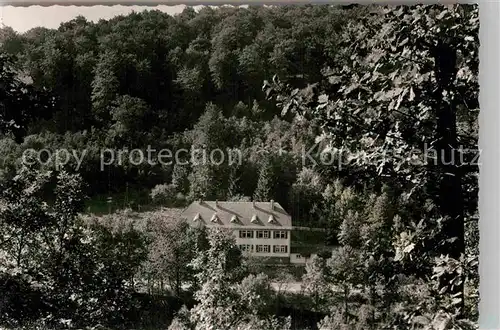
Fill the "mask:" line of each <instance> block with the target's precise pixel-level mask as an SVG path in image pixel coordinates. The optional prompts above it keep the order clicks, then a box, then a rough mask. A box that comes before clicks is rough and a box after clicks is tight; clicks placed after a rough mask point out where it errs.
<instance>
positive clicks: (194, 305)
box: [0, 5, 479, 330]
mask: <svg viewBox="0 0 500 330" xmlns="http://www.w3.org/2000/svg"><path fill="white" fill-rule="evenodd" d="M478 30H479V18H478V9H477V6H472V5H455V6H446V7H445V6H411V7H410V6H399V7H379V6H356V5H351V6H323V5H321V6H319V5H308V6H280V7H249V8H247V9H244V8H227V7H221V8H217V9H214V8H203V9H201V10H200V11H199V12H195V11H194V10H193V9H192V8H186V9H185V10H184V11H183V12H182V13H181V14H179V15H176V16H169V15H167V14H165V13H161V12H159V11H145V12H142V13H133V14H130V15H128V16H119V17H115V18H113V19H111V20H108V21H104V20H101V21H99V22H97V23H93V22H89V21H87V20H86V19H85V18H83V17H78V18H76V19H74V20H72V21H69V22H66V23H64V24H61V26H60V27H59V28H58V29H57V30H52V29H46V28H35V29H32V30H30V31H28V32H26V33H23V34H19V33H16V32H15V31H13V30H12V29H10V28H8V27H5V28H2V29H1V30H0V160H1V161H0V291H2V292H5V293H6V294H5V295H4V297H5V298H2V299H4V300H3V301H2V302H0V323H5V324H9V325H11V326H20V324H21V323H23V322H26V320H28V319H31V320H32V321H34V322H35V321H36V322H39V321H40V320H43V322H45V323H43V324H44V327H49V326H50V327H71V326H73V325H74V326H82V325H85V326H95V325H96V324H98V323H101V324H105V325H106V326H109V327H111V328H113V329H114V328H121V327H129V328H131V327H132V326H133V325H130V324H132V323H133V322H135V321H137V320H142V322H143V324H142V326H144V327H147V326H149V328H151V329H158V328H168V327H169V326H170V328H169V329H171V330H180V329H200V330H201V329H209V328H210V329H248V330H250V329H255V330H257V329H259V330H260V329H270V330H271V329H276V330H278V329H286V328H293V329H305V328H306V327H309V328H311V329H323V330H326V329H363V330H364V329H429V330H430V329H443V330H444V329H474V328H476V327H477V326H476V325H475V324H476V323H477V302H478V278H479V277H478V273H477V257H478V235H479V232H478V228H477V222H478V211H477V207H478V205H477V193H478V182H477V178H478V166H477V157H476V156H477V153H478V150H477V138H478V123H477V119H478V111H479V103H478V94H479V86H478V62H479V59H478V46H479V39H478ZM29 149H34V150H39V151H40V150H45V151H44V152H41V153H39V155H42V158H43V159H42V162H40V161H39V160H38V161H37V160H36V159H28V160H33V162H32V164H31V165H29V166H26V164H25V163H26V160H27V159H26V157H25V156H26V154H25V151H26V150H29ZM62 149H64V150H68V151H69V153H70V155H73V156H74V155H76V156H80V157H81V159H79V158H78V157H69V158H68V159H66V160H67V162H66V164H65V165H64V166H59V165H60V164H59V163H57V161H58V160H59V161H60V158H57V157H58V156H57V155H58V154H57V153H56V151H57V150H62ZM133 149H140V150H143V151H144V152H146V150H147V149H151V150H162V149H168V150H172V151H174V152H175V150H181V149H186V150H192V149H196V150H208V151H210V150H213V149H221V150H228V149H229V150H238V151H239V152H240V153H241V156H242V157H241V160H242V161H241V162H240V163H237V164H230V163H227V162H223V163H221V164H213V163H203V162H193V158H192V157H191V155H190V154H189V153H184V154H183V156H182V157H181V160H182V162H177V163H176V162H172V163H170V164H161V163H159V162H156V163H154V164H153V163H148V162H144V161H143V162H140V164H136V162H134V161H133V159H132V158H131V157H130V156H131V155H130V154H128V153H127V150H128V151H131V150H133ZM103 150H107V151H108V153H107V154H108V155H109V154H111V151H114V152H118V151H124V150H125V151H124V154H125V155H126V156H125V157H124V158H123V161H122V162H116V161H115V162H112V163H111V162H110V164H109V165H107V166H105V167H104V168H103V167H102V164H103V159H102V155H103ZM198 199H205V200H231V201H248V200H258V201H269V200H276V201H278V202H279V203H280V204H281V205H283V207H284V208H285V209H286V210H287V211H288V212H289V213H290V214H291V215H292V218H293V219H294V225H297V226H307V227H316V228H325V229H326V230H327V238H326V240H325V242H323V243H324V244H328V245H337V246H338V247H339V248H338V249H337V250H335V251H334V252H332V253H331V254H330V255H324V256H319V257H317V258H315V259H314V260H313V262H312V263H311V264H309V265H308V266H307V268H306V271H305V275H304V276H303V277H302V282H303V291H302V292H300V293H296V294H290V293H280V292H278V293H277V292H275V291H274V290H273V289H272V288H271V287H270V283H271V281H274V282H275V281H279V280H283V279H280V278H279V275H276V276H274V275H273V276H274V277H273V276H271V277H273V278H271V277H269V275H264V274H262V272H261V270H260V269H259V267H257V266H256V265H254V264H252V262H251V260H248V259H247V258H246V257H245V256H242V255H241V254H240V253H239V251H238V250H237V248H236V246H235V243H234V241H233V240H232V239H231V238H230V237H229V236H227V235H226V234H225V233H223V232H220V231H215V232H205V231H201V232H198V231H196V230H193V229H192V228H189V226H186V225H185V224H183V223H181V222H179V221H178V215H176V214H175V212H173V213H169V215H168V216H163V217H162V216H160V217H159V216H158V214H156V213H144V212H138V211H141V210H142V211H144V209H150V208H154V207H160V206H161V207H168V208H179V207H184V206H186V205H187V204H188V203H189V202H191V201H194V200H198ZM125 208H126V209H130V208H131V209H133V211H131V210H128V211H117V212H114V211H115V210H116V209H125ZM89 211H90V212H89ZM83 213H109V214H107V215H106V216H104V217H100V218H96V217H94V216H93V215H88V216H85V217H82V216H81V214H83ZM141 214H142V215H141ZM165 217H170V218H171V219H170V220H169V221H166V220H165ZM164 286H165V287H169V288H170V296H171V297H174V298H175V301H163V300H161V301H159V300H158V299H160V298H159V296H160V295H159V294H158V293H155V290H157V289H158V288H160V289H161V291H162V296H161V297H163V298H164V296H163V293H164V291H165V290H163V288H164ZM263 297H265V298H266V299H263ZM163 298H161V299H163ZM155 304H156V305H155ZM157 304H160V305H161V304H163V305H162V306H164V307H162V308H163V309H161V308H160V309H159V310H155V312H153V310H154V308H153V307H151V306H153V305H155V306H156V307H155V308H157ZM165 306H167V307H165ZM181 306H183V307H182V308H181ZM155 313H157V314H158V313H159V314H162V316H161V317H158V316H157V314H155ZM308 313H309V314H308ZM4 315H5V316H4ZM28 316H29V317H28ZM160 319H161V320H162V321H161V322H164V321H165V320H166V321H165V323H161V322H160ZM172 319H173V320H174V321H173V322H172V323H171V324H170V321H172ZM307 319H310V320H314V322H312V324H306V323H304V322H305V321H304V320H307ZM64 320H71V321H68V322H66V321H64ZM144 320H150V322H151V324H148V325H145V324H144ZM154 320H158V322H160V323H161V324H160V323H156V324H155V323H154V322H155V321H154ZM63 321H64V322H63ZM316 321H318V322H316ZM40 322H41V321H40ZM24 325H26V324H24ZM432 327H433V328H432Z"/></svg>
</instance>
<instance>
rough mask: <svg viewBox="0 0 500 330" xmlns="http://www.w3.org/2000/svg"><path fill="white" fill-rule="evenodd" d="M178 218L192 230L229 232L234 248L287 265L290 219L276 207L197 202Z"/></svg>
mask: <svg viewBox="0 0 500 330" xmlns="http://www.w3.org/2000/svg"><path fill="white" fill-rule="evenodd" d="M182 217H183V218H184V219H185V220H186V221H188V223H190V224H191V225H193V226H206V227H210V228H213V227H221V228H227V229H230V230H232V232H233V235H234V236H235V238H236V244H237V245H238V247H239V248H240V249H241V250H242V251H243V252H244V253H248V254H249V255H251V256H255V257H268V258H280V259H282V260H283V259H286V260H287V261H288V262H291V260H290V246H291V244H290V242H291V231H292V218H291V216H290V215H289V214H288V213H287V212H286V211H285V210H284V209H283V207H281V205H280V204H279V203H276V202H274V201H270V202H218V201H197V202H193V203H191V205H189V206H188V207H187V208H186V209H185V210H184V211H183V212H182Z"/></svg>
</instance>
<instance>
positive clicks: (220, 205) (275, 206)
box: [181, 201, 292, 229]
mask: <svg viewBox="0 0 500 330" xmlns="http://www.w3.org/2000/svg"><path fill="white" fill-rule="evenodd" d="M271 205H272V208H271ZM198 214H199V215H198ZM181 216H182V217H183V218H184V219H186V221H188V223H190V224H192V225H193V222H199V221H193V220H194V219H195V218H198V217H199V218H201V219H207V220H208V219H210V220H211V219H213V218H214V217H217V218H218V221H213V220H212V221H205V222H204V223H205V225H206V226H223V227H231V228H245V227H248V228H263V227H264V228H267V227H271V228H288V229H291V227H292V218H291V216H290V215H289V214H288V213H287V212H286V211H285V210H284V209H283V207H282V206H281V205H280V204H279V203H277V202H255V203H253V202H215V201H202V202H201V204H200V202H199V201H196V202H193V203H191V205H189V206H188V207H187V208H186V209H185V210H184V211H183V212H182V214H181ZM214 220H215V219H214Z"/></svg>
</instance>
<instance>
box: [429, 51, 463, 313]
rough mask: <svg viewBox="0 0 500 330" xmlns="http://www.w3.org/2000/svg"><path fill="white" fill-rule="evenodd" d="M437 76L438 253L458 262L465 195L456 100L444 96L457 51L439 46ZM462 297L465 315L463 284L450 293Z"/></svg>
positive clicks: (436, 59) (453, 71)
mask: <svg viewBox="0 0 500 330" xmlns="http://www.w3.org/2000/svg"><path fill="white" fill-rule="evenodd" d="M434 58H435V65H436V66H435V73H436V80H437V83H438V88H437V90H436V101H437V107H436V112H437V129H436V147H437V156H438V158H437V162H436V170H437V173H438V175H439V178H440V182H439V189H438V192H439V195H438V196H436V197H437V202H438V206H439V209H440V211H441V212H440V213H441V215H442V216H443V217H444V218H445V221H444V223H443V228H442V231H441V235H440V236H439V242H440V243H443V244H442V245H441V247H440V248H439V252H440V253H442V254H444V255H449V256H450V257H452V258H454V259H457V260H458V259H459V258H460V256H461V254H462V253H464V252H465V243H464V210H463V207H464V200H463V195H462V183H461V173H460V171H459V166H460V164H459V161H460V157H459V150H458V148H459V146H458V141H457V118H456V109H455V104H454V102H453V96H449V97H450V98H451V101H450V102H445V101H444V100H443V92H445V91H446V92H448V93H449V91H450V86H451V84H452V83H453V80H454V79H455V75H456V50H455V49H453V48H452V47H451V46H450V45H447V44H443V43H440V44H438V46H437V47H436V48H435V51H434ZM448 281H449V279H443V281H442V283H441V286H445V285H449V284H448V283H447V282H448ZM459 292H460V293H461V298H462V305H461V306H460V309H461V313H462V312H463V298H464V297H463V283H462V285H461V286H458V287H455V288H454V289H452V290H451V292H450V293H451V294H455V293H459Z"/></svg>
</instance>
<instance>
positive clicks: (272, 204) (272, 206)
mask: <svg viewBox="0 0 500 330" xmlns="http://www.w3.org/2000/svg"><path fill="white" fill-rule="evenodd" d="M271 210H274V200H272V199H271Z"/></svg>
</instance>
